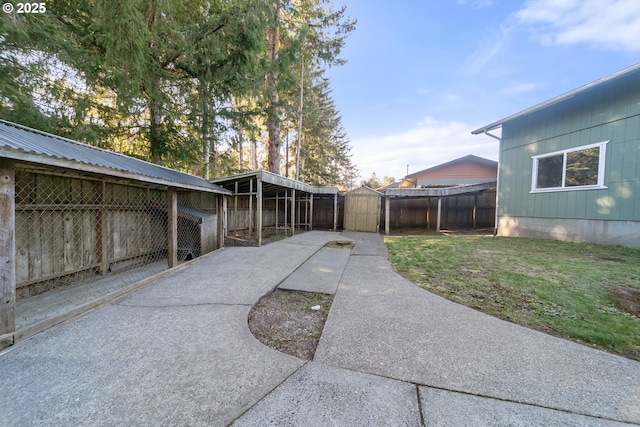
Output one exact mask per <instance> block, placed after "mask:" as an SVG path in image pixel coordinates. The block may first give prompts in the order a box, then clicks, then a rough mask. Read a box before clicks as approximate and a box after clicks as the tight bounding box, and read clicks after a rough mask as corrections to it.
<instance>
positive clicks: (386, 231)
mask: <svg viewBox="0 0 640 427" xmlns="http://www.w3.org/2000/svg"><path fill="white" fill-rule="evenodd" d="M390 203H391V200H390V198H389V196H386V197H385V198H384V234H386V235H389V231H390V230H389V228H390V227H389V210H390V209H389V204H390Z"/></svg>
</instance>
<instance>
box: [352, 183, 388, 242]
mask: <svg viewBox="0 0 640 427" xmlns="http://www.w3.org/2000/svg"><path fill="white" fill-rule="evenodd" d="M381 197H382V194H380V193H378V192H377V191H375V190H372V189H370V188H366V187H360V188H356V189H355V190H352V191H349V192H348V193H346V194H345V196H344V229H345V230H349V231H368V232H377V231H378V228H379V224H380V206H381Z"/></svg>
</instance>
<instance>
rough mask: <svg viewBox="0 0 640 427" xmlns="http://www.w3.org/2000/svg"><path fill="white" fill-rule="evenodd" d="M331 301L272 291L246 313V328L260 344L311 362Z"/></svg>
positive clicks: (328, 297) (321, 296)
mask: <svg viewBox="0 0 640 427" xmlns="http://www.w3.org/2000/svg"><path fill="white" fill-rule="evenodd" d="M332 302H333V295H328V294H320V293H311V292H301V291H285V290H280V289H275V290H274V291H272V292H270V293H268V294H267V295H265V296H264V297H262V298H261V299H260V301H258V303H257V304H256V305H255V306H254V307H253V308H252V309H251V311H250V312H249V329H250V330H251V333H252V334H253V335H254V336H255V337H256V338H257V339H258V340H259V341H260V342H262V343H263V344H265V345H267V346H269V347H271V348H273V349H275V350H278V351H281V352H283V353H286V354H290V355H291V356H295V357H299V358H300V359H306V360H311V359H312V358H313V355H314V354H315V351H316V347H317V346H318V341H320V335H321V334H322V329H323V328H324V323H325V322H326V320H327V316H328V315H329V309H330V308H331V303H332ZM317 306H319V307H320V308H319V309H317V310H316V309H312V307H314V308H317Z"/></svg>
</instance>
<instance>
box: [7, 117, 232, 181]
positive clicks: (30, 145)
mask: <svg viewBox="0 0 640 427" xmlns="http://www.w3.org/2000/svg"><path fill="white" fill-rule="evenodd" d="M0 157H6V158H11V159H14V160H23V161H28V162H33V163H39V164H43V165H51V166H60V167H67V168H68V167H73V168H74V169H77V170H82V171H88V172H94V173H102V174H105V175H110V176H118V177H123V178H128V179H138V180H140V181H144V182H150V183H154V184H160V185H167V186H171V187H178V188H189V189H198V190H202V191H207V192H215V193H224V194H230V192H229V191H227V190H225V189H224V188H222V187H220V186H218V185H215V184H212V183H210V182H209V181H207V180H205V179H202V178H199V177H197V176H193V175H189V174H187V173H183V172H179V171H176V170H174V169H169V168H165V167H163V166H159V165H156V164H153V163H149V162H145V161H143V160H138V159H134V158H133V157H128V156H125V155H123V154H118V153H114V152H113V151H108V150H103V149H101V148H98V147H93V146H91V145H86V144H82V143H80V142H77V141H72V140H70V139H66V138H62V137H59V136H56V135H51V134H48V133H46V132H41V131H38V130H35V129H31V128H28V127H25V126H21V125H18V124H15V123H11V122H7V121H4V120H0Z"/></svg>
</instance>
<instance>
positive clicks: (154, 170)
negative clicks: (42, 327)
mask: <svg viewBox="0 0 640 427" xmlns="http://www.w3.org/2000/svg"><path fill="white" fill-rule="evenodd" d="M0 174H1V175H0V177H2V179H1V180H0V265H2V266H3V268H2V269H0V293H1V295H0V296H1V297H2V301H3V304H2V305H0V347H1V346H2V343H4V345H6V344H7V343H8V344H11V343H12V342H13V339H14V332H15V316H16V314H15V302H16V300H17V299H20V298H26V297H29V296H33V295H36V294H40V293H43V292H47V291H49V290H51V289H53V288H60V287H63V286H67V285H71V284H80V283H83V282H85V281H95V280H97V279H98V278H104V277H108V276H112V275H115V274H119V275H120V276H122V275H125V276H126V277H124V276H123V277H120V278H119V280H122V281H128V283H134V282H137V281H139V280H142V279H144V278H146V277H149V275H151V274H155V273H158V272H160V271H162V270H166V269H167V268H171V267H174V266H176V265H177V264H178V258H179V256H180V257H181V258H183V259H185V258H187V256H186V255H184V256H182V255H181V253H184V254H187V253H188V254H189V255H190V256H191V257H195V256H198V255H200V254H203V253H206V252H209V251H211V250H214V249H216V248H218V247H220V246H221V245H222V243H223V241H221V239H220V236H221V235H222V233H221V230H222V226H223V220H224V212H223V206H224V203H223V201H224V196H225V195H228V194H231V192H229V191H227V190H225V189H223V188H222V187H220V186H217V185H215V184H212V183H210V182H209V181H207V180H204V179H201V178H198V177H195V176H192V175H188V174H185V173H181V172H178V171H175V170H172V169H168V168H164V167H161V166H159V165H155V164H152V163H148V162H144V161H141V160H137V159H134V158H131V157H127V156H124V155H121V154H117V153H114V152H110V151H107V150H102V149H99V148H97V147H93V146H89V145H85V144H81V143H79V142H76V141H71V140H69V139H65V138H61V137H58V136H55V135H51V134H47V133H44V132H40V131H37V130H34V129H30V128H26V127H23V126H20V125H16V124H14V123H10V122H6V121H1V120H0Z"/></svg>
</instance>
